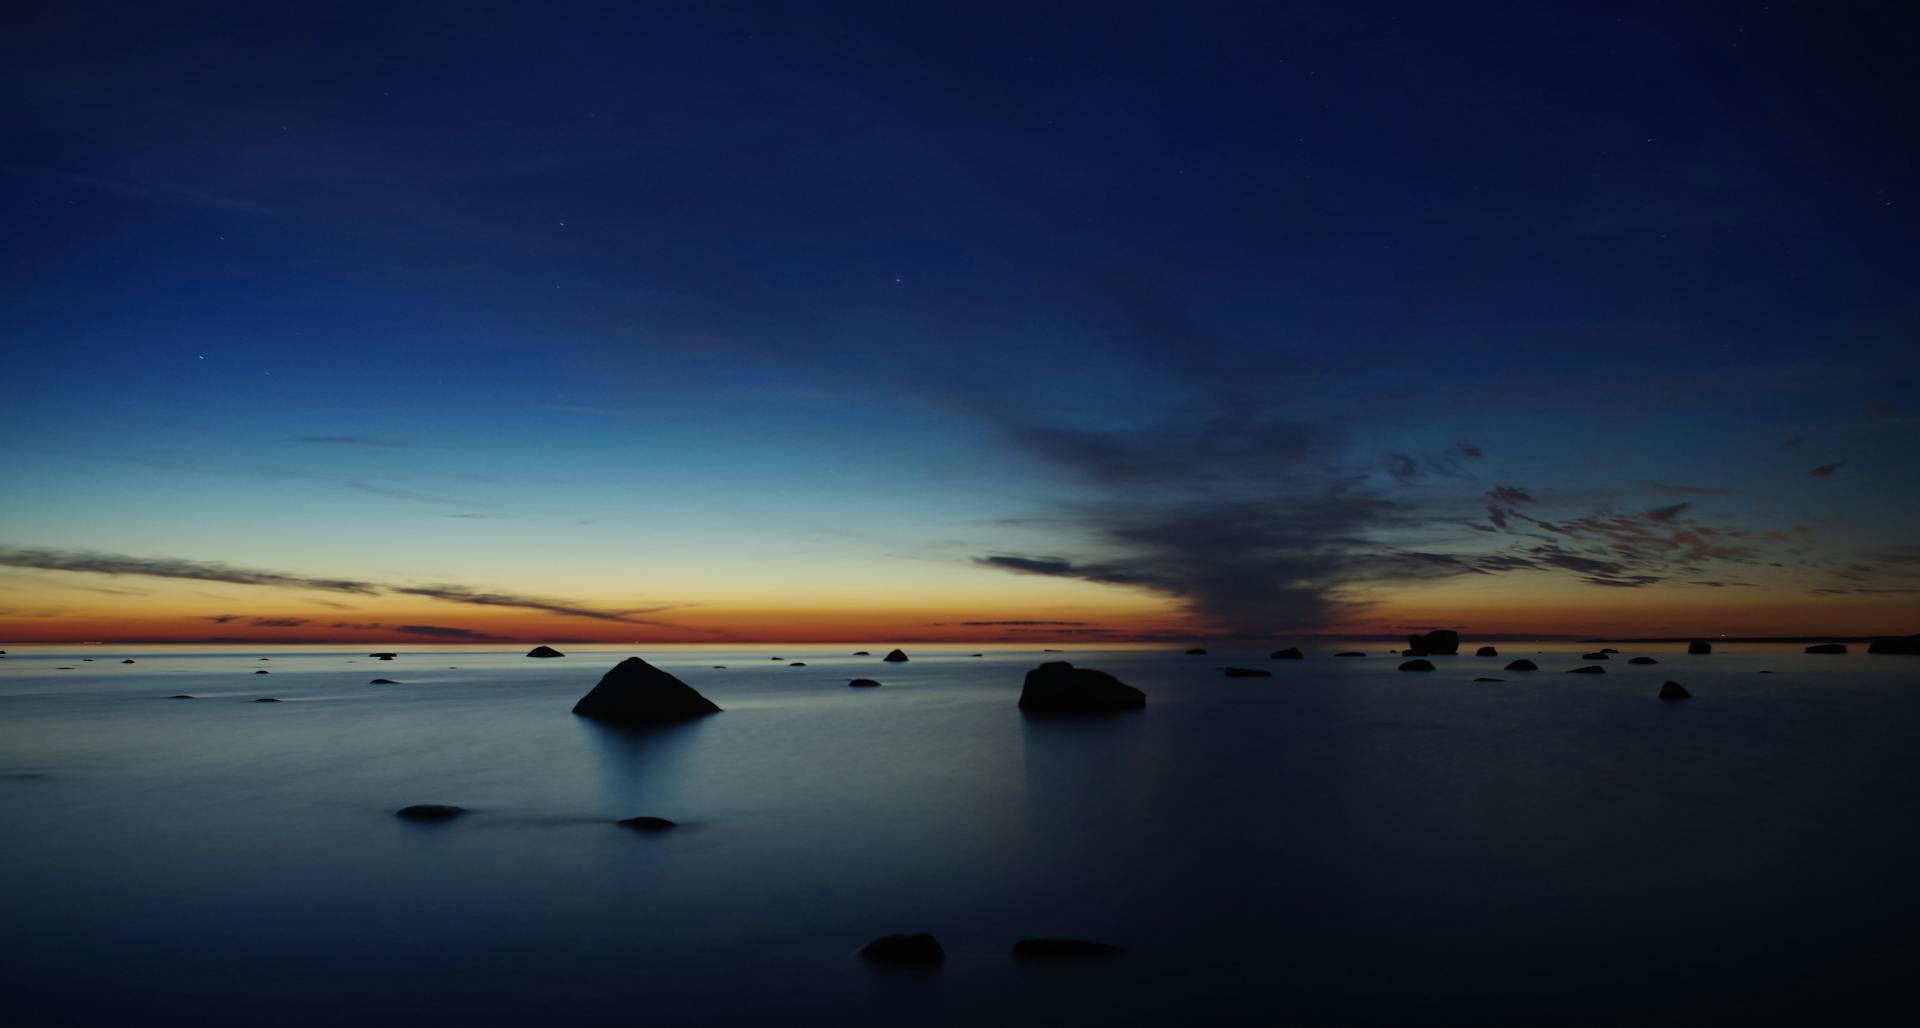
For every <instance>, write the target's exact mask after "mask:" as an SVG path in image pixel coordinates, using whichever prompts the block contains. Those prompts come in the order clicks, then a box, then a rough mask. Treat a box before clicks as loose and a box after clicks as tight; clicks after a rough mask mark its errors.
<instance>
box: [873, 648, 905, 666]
mask: <svg viewBox="0 0 1920 1028" xmlns="http://www.w3.org/2000/svg"><path fill="white" fill-rule="evenodd" d="M880 659H881V660H883V661H886V662H887V663H889V664H904V663H906V662H907V655H906V654H905V653H902V652H901V651H899V650H891V651H889V652H888V653H887V655H886V656H884V657H881V658H880Z"/></svg>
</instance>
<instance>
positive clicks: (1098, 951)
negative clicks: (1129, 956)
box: [1013, 939, 1126, 960]
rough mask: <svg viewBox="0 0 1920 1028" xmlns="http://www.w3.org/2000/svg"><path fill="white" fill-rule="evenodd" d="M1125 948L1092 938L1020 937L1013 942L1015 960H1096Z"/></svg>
mask: <svg viewBox="0 0 1920 1028" xmlns="http://www.w3.org/2000/svg"><path fill="white" fill-rule="evenodd" d="M1125 952H1126V950H1125V949H1124V948H1122V947H1120V946H1115V945H1114V944H1112V943H1110V942H1096V941H1094V940H1092V939H1021V940H1020V941H1019V942H1016V943H1014V944H1013V959H1015V960H1098V959H1100V958H1101V957H1112V956H1118V955H1120V954H1122V953H1125Z"/></svg>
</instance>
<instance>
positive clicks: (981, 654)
mask: <svg viewBox="0 0 1920 1028" xmlns="http://www.w3.org/2000/svg"><path fill="white" fill-rule="evenodd" d="M967 656H969V657H984V656H986V654H984V653H969V654H967Z"/></svg>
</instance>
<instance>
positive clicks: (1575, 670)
mask: <svg viewBox="0 0 1920 1028" xmlns="http://www.w3.org/2000/svg"><path fill="white" fill-rule="evenodd" d="M1606 673H1607V669H1606V668H1603V667H1601V666H1600V665H1598V664H1588V665H1587V666H1586V667H1570V668H1568V669H1567V674H1570V675H1604V674H1606Z"/></svg>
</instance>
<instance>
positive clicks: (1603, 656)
mask: <svg viewBox="0 0 1920 1028" xmlns="http://www.w3.org/2000/svg"><path fill="white" fill-rule="evenodd" d="M1580 659H1581V660H1611V659H1613V658H1611V657H1609V656H1607V651H1605V650H1595V651H1593V652H1592V653H1582V654H1581V655H1580Z"/></svg>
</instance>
